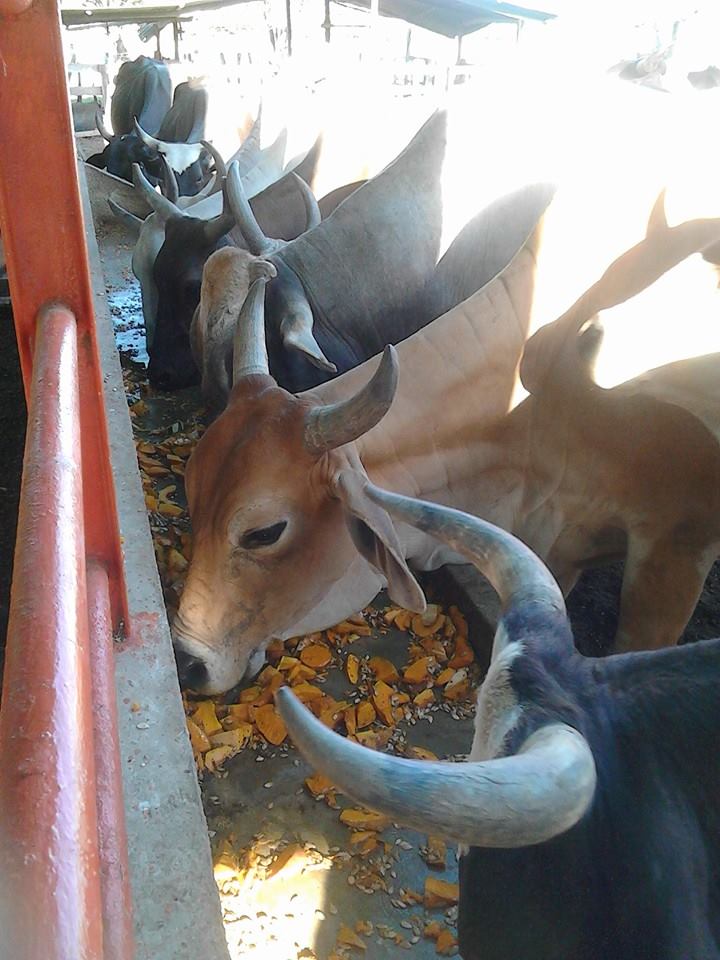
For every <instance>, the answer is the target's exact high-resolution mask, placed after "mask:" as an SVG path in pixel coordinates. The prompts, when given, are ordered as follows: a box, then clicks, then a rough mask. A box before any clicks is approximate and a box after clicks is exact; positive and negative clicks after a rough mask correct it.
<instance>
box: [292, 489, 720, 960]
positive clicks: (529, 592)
mask: <svg viewBox="0 0 720 960" xmlns="http://www.w3.org/2000/svg"><path fill="white" fill-rule="evenodd" d="M367 493H368V495H369V496H370V498H371V499H372V500H374V501H376V502H377V503H379V504H380V505H381V506H382V507H384V508H385V509H386V510H387V511H388V512H389V513H390V514H392V515H393V516H394V517H396V518H397V519H398V520H401V521H403V522H406V523H409V524H411V525H414V526H416V527H418V528H419V529H421V530H423V531H425V532H427V533H430V534H431V535H434V536H436V537H437V538H438V539H439V540H441V541H443V542H444V543H446V544H449V545H450V546H451V547H452V548H453V549H454V550H456V551H457V552H458V553H460V554H463V555H464V556H465V557H467V558H468V559H470V560H472V561H473V562H474V563H475V564H476V566H477V567H478V569H479V570H480V571H481V572H482V573H483V574H485V575H486V576H487V577H488V579H489V580H490V581H491V583H492V584H493V586H494V587H495V588H496V589H497V591H498V593H499V595H500V599H501V601H502V605H503V611H504V612H503V617H502V620H501V622H500V624H499V626H498V630H497V633H496V635H495V643H494V646H493V654H492V661H491V664H490V668H489V670H488V674H487V676H486V678H485V681H484V683H483V685H482V687H481V689H480V692H479V696H478V706H477V716H476V725H475V739H474V742H473V748H472V753H471V755H470V757H469V762H467V763H442V764H440V763H428V762H420V761H411V760H404V759H400V758H398V757H393V756H388V755H385V754H381V753H377V752H375V751H372V750H367V749H365V748H363V747H361V746H359V745H358V744H354V743H351V742H349V741H348V740H345V739H344V738H342V737H340V736H338V735H337V734H335V733H333V732H332V731H330V730H328V728H327V727H325V726H324V725H323V724H321V723H320V722H319V721H318V720H316V719H315V718H314V717H313V716H312V715H311V714H310V713H309V711H307V710H306V709H305V708H304V707H302V706H301V705H300V704H299V703H298V701H296V700H295V699H294V697H293V696H292V694H291V693H290V691H289V690H288V689H287V688H282V689H281V690H280V691H278V693H277V694H276V698H277V700H278V702H279V704H280V711H281V713H282V715H283V718H284V720H285V723H286V724H287V727H288V729H289V731H290V733H291V735H292V737H293V739H294V740H295V741H296V742H297V744H298V746H299V747H300V749H301V750H302V752H303V753H304V754H305V756H306V757H307V758H308V760H309V761H310V763H311V764H312V765H313V767H314V768H315V769H316V770H318V771H321V772H322V773H324V774H325V775H327V776H328V777H329V778H330V779H331V780H332V782H333V783H336V784H337V785H338V786H339V787H341V788H342V789H343V790H344V791H345V792H347V793H348V794H349V795H350V796H351V797H354V798H355V799H356V800H358V801H360V802H362V803H365V804H367V805H368V806H369V807H371V808H373V809H376V810H380V811H382V812H383V813H385V814H388V815H390V816H391V817H392V818H393V819H396V820H400V821H403V822H405V823H407V824H409V825H410V826H412V827H415V828H416V829H419V830H422V831H423V832H427V833H432V834H444V835H445V836H448V837H450V838H453V839H455V840H457V841H459V842H460V843H461V844H462V845H463V847H461V852H462V856H461V860H460V906H459V921H458V927H459V941H460V952H461V954H462V956H463V957H464V958H465V960H519V958H522V960H717V958H719V957H720V804H719V803H718V798H719V797H720V753H719V752H718V749H717V746H718V738H719V737H720V694H719V693H718V691H719V690H720V640H709V641H704V642H701V643H697V644H692V645H687V646H681V647H674V648H666V649H663V650H656V651H651V652H647V653H630V654H623V655H618V656H614V657H608V658H607V659H604V660H593V659H586V658H585V657H583V656H581V655H580V654H579V653H578V652H577V651H576V649H575V647H574V644H573V636H572V632H571V629H570V625H569V623H568V619H567V615H566V612H565V607H564V603H563V599H562V595H561V593H560V590H559V588H558V587H557V584H556V583H555V581H554V580H553V579H552V577H551V575H550V574H549V572H548V571H547V569H546V568H545V567H544V565H543V564H542V563H541V562H540V561H539V560H538V559H537V557H535V555H534V554H532V553H531V552H530V550H528V548H527V547H525V546H524V545H523V544H521V543H520V541H518V540H515V538H514V537H512V536H511V535H510V534H507V533H504V532H503V531H501V530H499V529H498V528H496V527H493V526H492V525H490V524H487V523H485V522H483V521H481V520H478V519H476V518H474V517H469V516H467V515H466V514H461V513H458V512H457V511H453V510H450V509H448V508H446V507H439V506H435V505H433V504H429V503H423V502H420V501H417V500H412V499H410V498H406V497H401V496H399V495H396V494H389V493H386V492H384V491H381V490H378V489H377V488H373V487H368V488H367ZM463 848H464V849H463Z"/></svg>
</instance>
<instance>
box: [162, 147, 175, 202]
mask: <svg viewBox="0 0 720 960" xmlns="http://www.w3.org/2000/svg"><path fill="white" fill-rule="evenodd" d="M160 163H161V164H162V171H163V186H164V187H165V190H164V191H163V193H164V194H165V196H166V197H167V198H168V200H169V201H170V202H171V203H174V204H175V206H177V202H178V199H179V197H180V191H179V189H178V182H177V178H176V176H175V174H174V172H173V168H172V167H171V166H170V164H169V163H168V159H167V157H166V156H165V154H164V153H161V154H160Z"/></svg>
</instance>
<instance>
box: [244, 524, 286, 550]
mask: <svg viewBox="0 0 720 960" xmlns="http://www.w3.org/2000/svg"><path fill="white" fill-rule="evenodd" d="M286 526H287V523H286V522H285V521H284V520H283V521H281V522H280V523H274V524H273V525H272V526H271V527H259V528H258V529H257V530H248V532H247V533H244V534H243V535H242V538H241V540H240V546H241V547H245V549H246V550H254V549H255V548H256V547H269V546H270V544H272V543H277V542H278V540H279V539H280V536H281V534H282V532H283V530H284V529H285V527H286Z"/></svg>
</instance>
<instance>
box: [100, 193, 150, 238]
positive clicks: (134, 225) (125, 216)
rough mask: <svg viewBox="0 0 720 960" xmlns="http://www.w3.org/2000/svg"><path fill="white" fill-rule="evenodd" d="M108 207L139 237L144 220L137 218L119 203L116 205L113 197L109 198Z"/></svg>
mask: <svg viewBox="0 0 720 960" xmlns="http://www.w3.org/2000/svg"><path fill="white" fill-rule="evenodd" d="M108 206H109V207H110V209H111V210H112V212H113V213H114V214H115V216H116V217H117V218H118V220H119V221H120V222H121V223H124V224H125V226H126V227H127V228H128V229H129V230H132V231H133V233H134V234H135V235H136V236H137V235H139V233H140V228H141V227H142V225H143V223H144V222H145V221H144V220H142V219H141V218H140V217H136V216H135V214H134V213H130V211H129V210H126V209H125V208H124V207H121V206H120V204H119V203H115V201H114V200H113V198H112V197H108Z"/></svg>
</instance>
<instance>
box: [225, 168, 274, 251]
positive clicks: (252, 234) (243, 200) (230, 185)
mask: <svg viewBox="0 0 720 960" xmlns="http://www.w3.org/2000/svg"><path fill="white" fill-rule="evenodd" d="M225 191H226V196H227V199H228V202H229V204H230V209H231V210H232V214H233V217H234V218H235V223H236V224H237V226H238V229H239V230H240V232H241V233H242V235H243V237H244V238H245V243H247V245H248V250H249V251H250V253H253V254H255V256H256V257H266V256H267V255H268V254H270V253H274V252H275V251H276V250H277V249H278V246H279V244H278V242H277V241H276V240H272V239H271V238H270V237H266V236H265V234H264V233H263V231H262V228H261V227H260V224H259V223H258V222H257V220H256V219H255V214H254V213H253V212H252V208H251V206H250V203H249V201H248V198H247V197H246V196H245V189H244V187H243V185H242V180H241V179H240V172H239V170H238V164H237V160H233V162H232V163H231V164H230V168H229V170H228V174H227V178H226V180H225Z"/></svg>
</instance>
